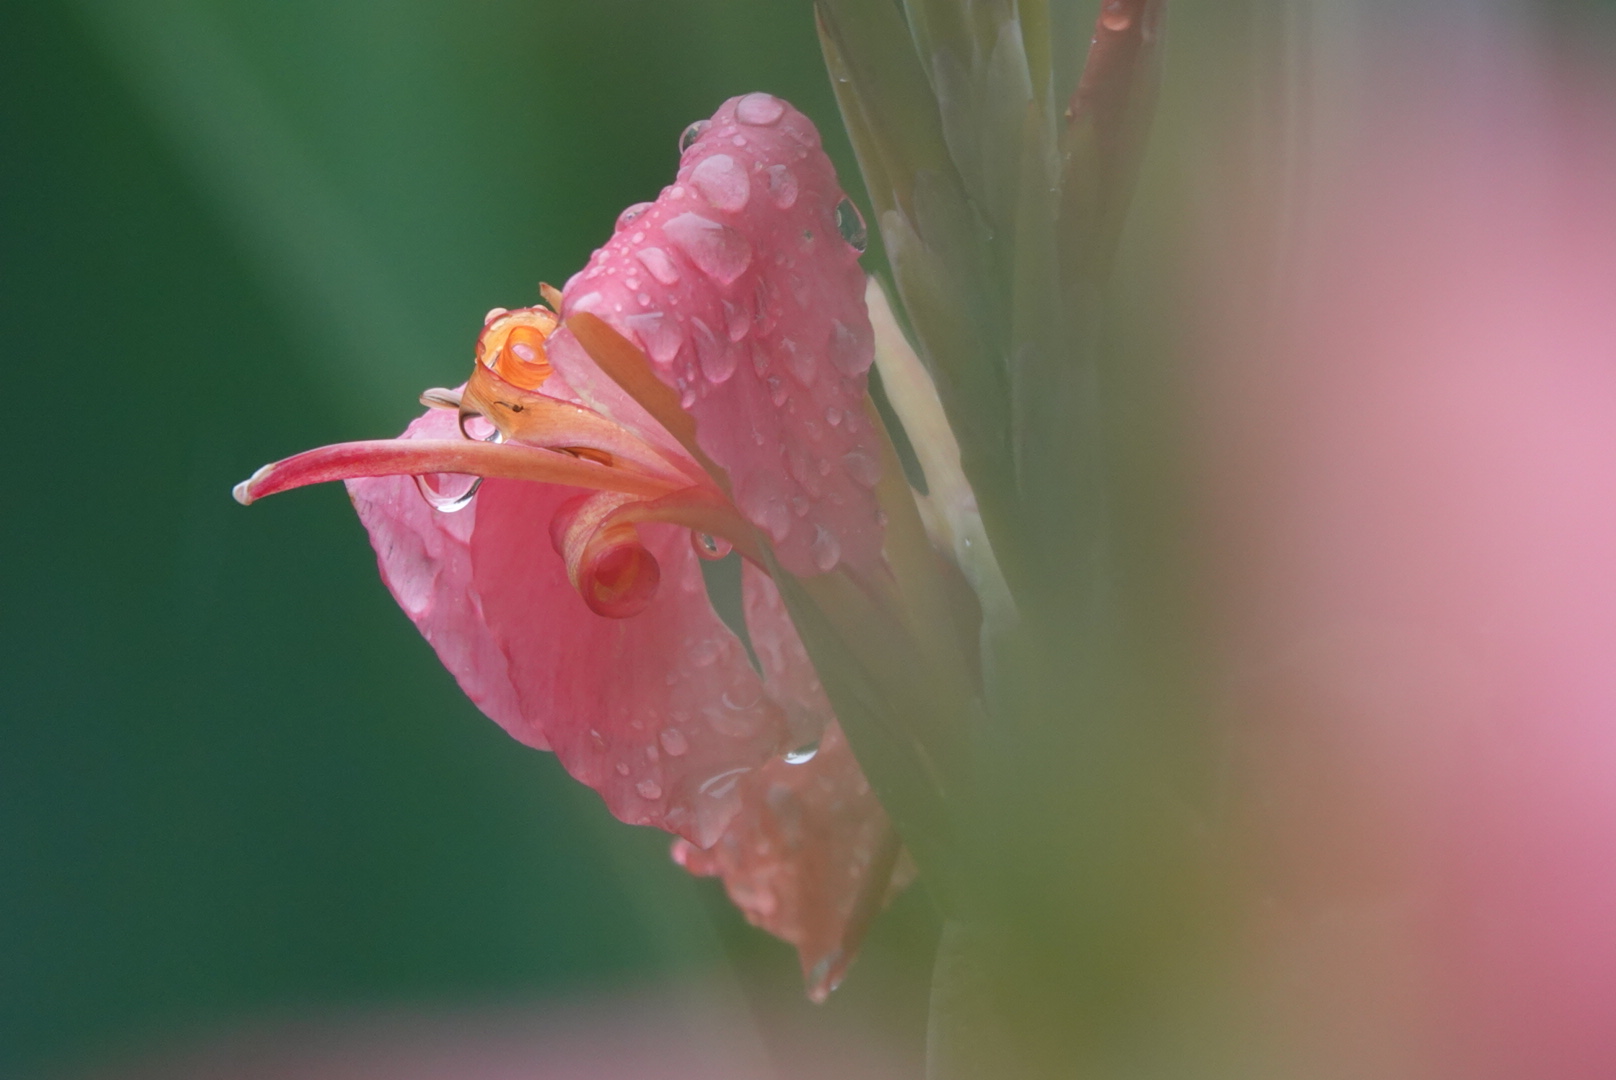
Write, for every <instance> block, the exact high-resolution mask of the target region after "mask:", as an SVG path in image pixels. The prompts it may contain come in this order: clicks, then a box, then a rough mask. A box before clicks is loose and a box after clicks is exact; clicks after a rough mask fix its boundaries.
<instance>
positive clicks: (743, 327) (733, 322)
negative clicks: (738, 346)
mask: <svg viewBox="0 0 1616 1080" xmlns="http://www.w3.org/2000/svg"><path fill="white" fill-rule="evenodd" d="M751 328H752V317H751V316H750V315H748V314H747V313H746V308H744V307H743V306H741V305H740V304H732V303H730V302H729V301H728V300H725V301H724V332H725V333H726V334H728V335H729V339H730V340H731V341H739V340H741V339H742V338H743V337H745V336H746V332H747V331H748V330H750V329H751Z"/></svg>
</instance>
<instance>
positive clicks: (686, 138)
mask: <svg viewBox="0 0 1616 1080" xmlns="http://www.w3.org/2000/svg"><path fill="white" fill-rule="evenodd" d="M708 124H709V121H707V120H697V121H696V122H695V123H693V124H691V125H690V126H689V127H687V128H685V129H684V131H683V132H681V133H680V135H679V152H680V153H681V154H682V153H684V152H685V151H686V150H689V149H690V147H691V144H693V143H694V142H695V141H696V140H697V139H699V138H701V136H702V133H703V132H704V131H706V130H707V126H708ZM675 194H677V192H676V193H675Z"/></svg>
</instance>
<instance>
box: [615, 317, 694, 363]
mask: <svg viewBox="0 0 1616 1080" xmlns="http://www.w3.org/2000/svg"><path fill="white" fill-rule="evenodd" d="M623 324H624V325H625V326H627V327H628V328H629V329H630V330H632V331H634V333H635V335H636V336H638V337H639V339H640V344H641V345H644V346H645V351H646V353H647V354H648V355H649V356H650V357H651V359H652V360H654V361H656V362H657V363H659V364H666V363H668V362H670V361H671V360H672V359H673V358H674V357H675V356H677V355H678V354H679V349H680V347H681V346H682V345H684V343H685V335H684V332H683V331H681V330H680V329H679V326H678V324H677V323H675V322H674V321H673V320H672V319H670V318H668V317H667V316H666V315H664V314H663V313H662V312H660V311H647V312H645V313H644V314H641V315H629V316H626V317H624V319H623Z"/></svg>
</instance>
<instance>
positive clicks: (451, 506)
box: [415, 473, 483, 514]
mask: <svg viewBox="0 0 1616 1080" xmlns="http://www.w3.org/2000/svg"><path fill="white" fill-rule="evenodd" d="M482 483H483V478H482V477H480V476H463V475H461V474H460V473H427V474H425V475H422V476H417V477H416V478H415V487H416V489H417V490H418V491H420V493H421V498H423V499H425V500H426V504H427V505H428V506H430V507H432V509H434V510H436V511H437V512H438V513H440V514H452V513H454V512H455V511H457V510H464V509H465V508H466V507H468V506H470V505H471V500H472V499H473V497H475V496H476V494H477V489H478V488H479V487H481V486H482Z"/></svg>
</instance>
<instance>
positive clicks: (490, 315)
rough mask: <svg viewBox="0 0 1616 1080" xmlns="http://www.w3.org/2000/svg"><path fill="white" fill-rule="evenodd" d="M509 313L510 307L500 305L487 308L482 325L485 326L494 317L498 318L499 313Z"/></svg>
mask: <svg viewBox="0 0 1616 1080" xmlns="http://www.w3.org/2000/svg"><path fill="white" fill-rule="evenodd" d="M510 313H511V309H510V308H502V307H496V308H489V309H488V314H487V315H484V316H483V325H484V326H487V325H488V324H489V323H491V322H493V321H494V320H495V319H497V318H499V317H500V316H501V315H509V314H510Z"/></svg>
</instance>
